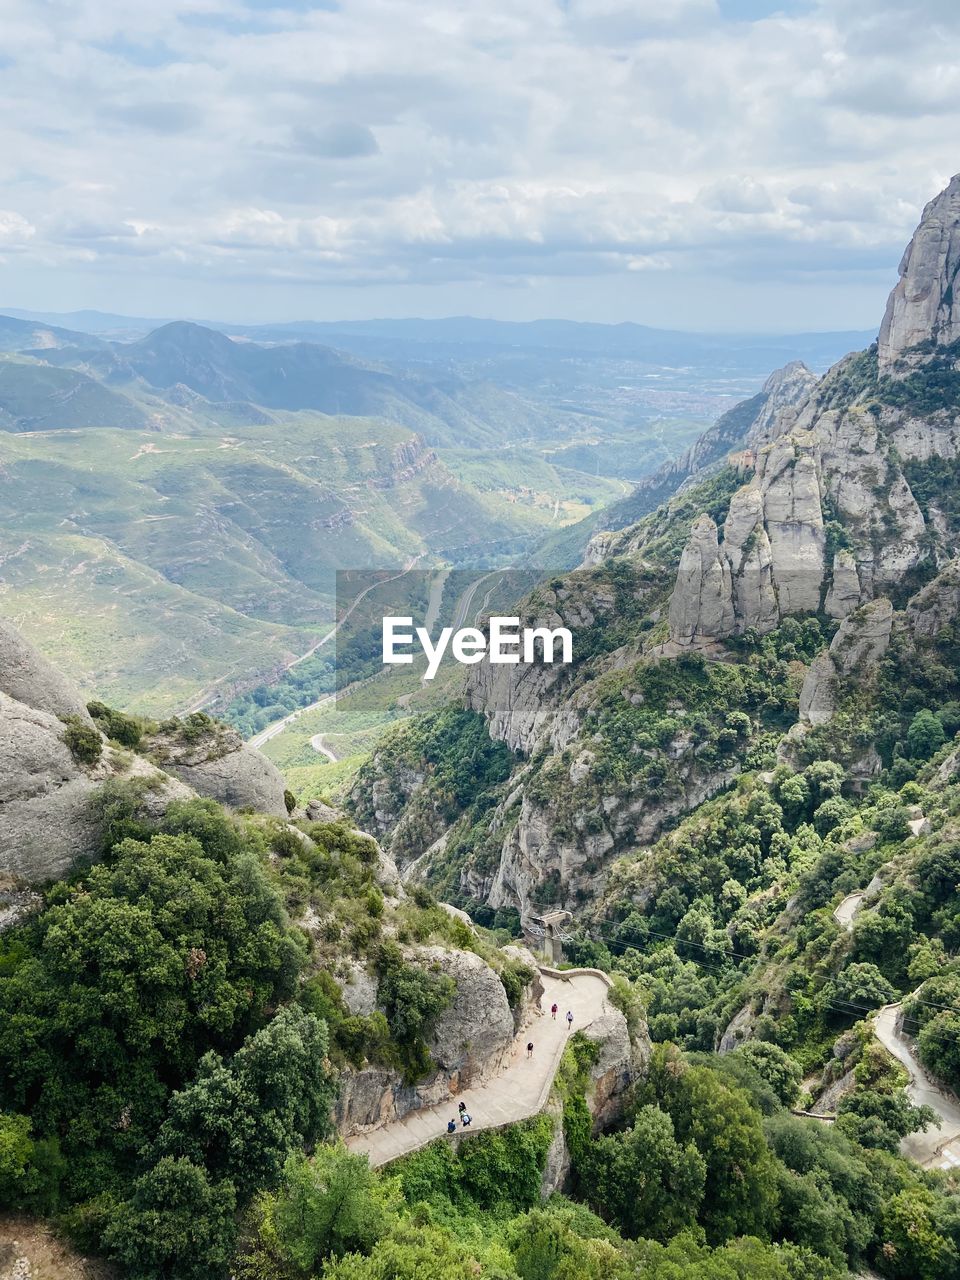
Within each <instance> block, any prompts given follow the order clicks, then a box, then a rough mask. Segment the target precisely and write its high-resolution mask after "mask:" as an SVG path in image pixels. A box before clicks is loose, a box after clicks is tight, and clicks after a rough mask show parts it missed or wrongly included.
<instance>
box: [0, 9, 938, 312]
mask: <svg viewBox="0 0 960 1280" xmlns="http://www.w3.org/2000/svg"><path fill="white" fill-rule="evenodd" d="M777 8H778V6H777V5H776V4H775V3H774V2H773V0H770V4H769V12H770V15H771V16H769V17H768V18H767V19H766V20H765V21H761V22H754V23H750V22H728V21H724V20H723V18H722V17H721V15H720V12H719V9H718V6H717V4H716V3H715V0H677V3H676V4H671V5H664V4H663V3H662V0H657V2H656V3H655V2H654V0H631V2H630V3H627V0H488V3H487V4H485V5H483V6H469V5H460V4H457V3H454V0H341V3H340V5H339V7H335V6H329V7H317V8H310V7H309V6H306V5H288V6H284V5H283V4H278V5H277V6H276V7H275V8H271V7H270V6H269V5H267V4H265V3H263V2H262V0H260V2H259V3H257V4H256V5H255V6H249V7H248V6H247V5H245V4H244V3H243V0H155V3H153V4H151V5H140V6H133V5H130V4H128V3H126V0H46V2H43V0H39V2H38V0H7V3H6V5H5V15H4V52H5V55H6V57H7V58H9V60H10V61H9V64H8V65H6V66H2V67H0V205H3V206H4V207H5V208H7V209H9V210H10V212H9V213H6V214H3V213H0V246H2V247H3V248H4V249H8V248H16V249H17V258H18V261H19V262H20V263H21V264H23V263H29V262H31V261H35V262H36V265H37V272H38V277H37V278H38V279H40V278H41V277H42V275H43V272H44V271H46V270H48V269H49V267H50V265H51V264H56V263H57V262H58V261H63V262H65V263H67V262H69V263H71V264H74V266H75V267H76V264H78V263H80V264H86V266H84V268H83V269H84V271H85V273H86V274H85V277H84V278H85V279H86V280H88V281H89V287H90V290H91V296H94V295H96V294H97V289H98V288H99V287H100V286H99V284H98V282H99V281H106V280H108V279H109V281H110V283H109V286H107V285H104V286H103V287H104V288H107V287H109V289H110V290H112V291H114V293H113V295H112V296H114V297H115V301H114V302H113V305H123V299H122V298H121V297H116V293H117V291H118V290H122V287H123V286H122V285H118V284H117V283H116V280H117V278H118V273H120V274H121V276H122V273H124V272H127V271H128V270H129V263H130V262H131V259H133V258H136V259H139V260H140V262H141V264H142V265H141V267H140V268H139V271H140V274H139V275H138V276H137V279H136V289H137V295H138V299H139V301H138V303H137V306H136V309H137V310H142V309H143V299H144V297H146V298H149V296H150V290H151V287H152V286H151V280H152V281H154V283H155V284H156V282H162V280H163V278H164V276H165V274H167V275H168V274H169V273H172V272H175V271H185V272H187V273H188V275H189V279H190V281H191V282H192V286H193V288H195V289H196V290H198V291H199V290H200V289H201V286H202V288H203V289H204V290H205V291H206V293H205V296H206V297H212V298H214V299H215V298H216V296H217V294H216V291H217V289H218V288H219V287H220V286H221V284H222V285H223V288H224V289H226V287H227V283H228V282H231V281H233V282H235V283H236V288H233V289H232V291H231V292H230V293H229V298H230V300H231V302H230V305H234V303H235V300H236V299H237V298H238V297H240V298H245V299H248V300H249V306H250V307H255V306H256V305H259V304H261V303H262V301H263V298H264V297H265V296H266V295H265V293H264V289H266V290H269V289H272V288H273V289H279V286H278V285H277V282H278V281H283V282H285V287H286V285H289V284H292V283H293V282H295V281H297V280H298V279H299V280H302V281H304V282H305V283H310V284H314V283H322V282H323V281H324V280H325V279H326V280H329V281H330V282H331V283H337V284H338V285H345V284H348V283H349V282H350V281H351V280H354V281H356V282H357V284H358V285H362V286H363V288H364V289H366V290H369V289H370V288H372V287H373V286H372V284H371V282H375V281H378V280H381V281H387V282H391V288H393V287H394V286H395V282H399V281H402V282H406V284H407V285H408V286H409V287H410V288H411V290H413V288H414V286H420V285H424V286H426V285H429V286H430V287H431V288H432V289H433V290H434V291H435V293H436V296H437V298H438V303H437V309H439V310H443V309H448V310H453V309H457V308H456V306H455V304H453V299H454V297H455V296H456V291H457V289H458V288H459V287H460V286H461V285H462V284H463V282H465V281H470V282H471V286H472V287H475V288H477V289H481V290H482V288H483V287H484V282H488V283H489V285H490V288H491V296H493V294H494V293H495V291H496V288H497V282H498V281H501V280H502V281H503V282H508V281H509V282H511V284H515V283H517V282H529V283H531V284H536V282H538V281H540V282H550V281H554V282H557V284H556V288H554V286H553V285H550V296H551V298H561V299H562V298H563V297H566V298H567V299H568V304H567V306H566V309H567V310H568V312H569V313H570V314H574V313H576V312H577V311H578V307H577V305H576V304H577V300H578V298H579V297H580V293H582V291H583V290H584V289H585V287H586V286H585V285H584V283H583V282H584V281H585V280H586V279H588V278H589V277H591V276H594V277H595V279H596V281H597V282H598V285H597V289H596V290H594V291H593V293H592V296H593V297H594V299H595V302H594V306H595V307H596V308H601V307H602V298H603V296H607V297H609V298H610V299H611V306H612V305H613V300H614V299H615V297H616V298H619V297H621V296H622V294H617V293H616V290H618V289H619V288H620V286H619V285H616V284H614V283H610V284H609V285H607V284H604V283H603V282H604V281H606V280H611V281H614V280H616V279H617V277H618V276H619V277H622V278H626V277H627V276H636V275H643V276H655V275H658V274H662V275H664V276H666V275H668V274H669V275H670V276H671V277H677V278H679V279H682V281H683V282H684V284H683V288H684V289H686V291H687V292H686V295H685V296H687V297H688V298H689V300H690V301H689V303H688V307H689V323H690V324H696V323H698V322H699V316H698V314H697V312H696V307H697V305H698V299H699V298H701V297H702V296H703V294H704V288H703V287H702V286H703V284H704V282H705V281H707V280H709V282H710V287H711V288H713V289H720V288H722V287H723V284H724V281H730V282H732V281H735V280H739V281H743V280H750V281H752V282H754V284H755V285H756V289H757V290H759V291H760V293H761V294H762V290H763V289H765V288H766V289H767V290H769V294H770V297H771V299H773V297H774V294H775V293H776V291H777V290H778V289H780V287H781V285H782V284H783V282H784V281H786V280H789V279H794V278H796V276H797V273H798V272H799V273H803V274H806V275H811V274H812V275H816V274H821V275H824V274H826V275H829V276H830V278H831V279H832V280H834V281H836V282H839V283H840V284H842V282H843V279H844V278H845V274H848V275H849V277H850V279H851V281H853V282H854V283H855V284H856V286H857V287H859V282H860V281H861V280H862V278H863V274H864V272H865V271H866V272H873V274H874V279H875V287H876V291H877V297H878V298H882V293H883V290H884V289H885V287H886V284H887V283H888V282H889V278H890V277H891V276H892V273H893V270H894V268H895V264H896V261H897V260H898V257H899V252H900V249H901V247H902V243H903V241H904V239H905V238H906V236H907V235H909V232H910V230H911V228H912V225H913V223H914V222H915V220H916V215H917V212H918V211H919V208H920V206H921V205H922V203H923V202H924V201H925V200H926V199H928V198H929V197H930V196H931V195H932V194H934V192H935V191H936V189H937V187H938V186H939V185H940V184H941V183H942V182H943V181H944V180H945V179H946V178H947V177H948V176H949V175H950V173H951V172H952V171H953V170H954V169H955V168H957V167H960V165H958V163H957V154H956V153H955V149H954V144H953V139H954V138H956V136H957V135H958V126H960V71H958V70H957V66H956V60H955V58H953V56H952V52H951V51H952V49H953V48H955V47H956V45H955V40H953V39H952V37H954V36H956V35H957V34H960V7H958V6H957V5H956V4H955V3H954V0H896V2H895V0H821V2H820V3H811V4H809V5H806V6H799V7H794V8H793V9H792V11H791V12H789V13H788V14H787V15H786V16H784V15H779V16H777V12H776V11H777ZM924 15H926V21H924V20H922V19H923V16H924ZM151 273H152V274H151ZM19 278H20V280H21V281H28V277H27V276H25V275H24V274H23V272H22V271H21V275H20V277H19ZM564 281H569V282H570V283H569V284H564V283H563V282H564ZM576 281H579V282H580V283H579V284H577V283H575V282H576ZM27 287H28V286H27ZM22 288H24V285H23V284H21V289H22ZM680 288H681V286H680V285H674V296H680V295H679V292H678V291H679V290H680ZM564 290H566V292H565V293H564ZM604 290H607V293H606V295H604V292H603V291H604ZM578 291H580V292H578ZM154 292H155V293H158V294H159V292H160V289H159V285H157V287H156V288H155V290H154ZM223 296H224V298H225V299H226V298H227V297H228V294H227V293H226V292H224V294H223ZM290 296H291V295H289V294H281V293H279V292H278V293H277V294H276V297H277V298H278V299H279V298H281V297H284V298H288V297H290ZM367 296H368V297H370V298H372V297H373V295H372V294H368V295H367ZM383 296H384V297H386V296H387V295H386V294H385V295H383ZM411 296H417V297H418V298H419V297H422V294H416V295H414V294H413V293H412V292H411ZM756 296H760V294H757V295H756ZM97 297H98V299H99V301H100V304H101V305H103V303H104V298H103V295H102V293H101V294H99V295H97ZM390 298H391V302H390V305H391V306H395V307H398V308H399V309H400V310H404V309H405V308H404V307H403V306H402V304H401V303H400V302H399V300H398V299H399V295H397V294H396V293H393V294H391V295H390ZM441 299H443V300H449V301H447V302H446V307H444V302H443V301H440V300H441ZM17 301H19V302H20V304H21V305H30V301H31V299H30V298H29V297H28V296H26V295H25V296H22V297H20V298H19V299H17ZM126 305H127V307H128V309H134V307H133V299H131V300H130V301H129V302H128V303H127V304H126ZM207 305H208V306H209V303H207ZM277 305H278V306H279V305H280V304H279V301H278V303H277ZM371 305H372V309H375V304H371ZM554 305H556V304H554ZM617 305H618V306H619V305H621V304H620V302H619V301H618V302H617ZM643 305H648V303H647V302H646V301H645V302H644V304H643ZM751 305H756V304H755V301H752V302H751ZM481 306H482V300H481ZM771 306H772V303H771ZM830 306H831V315H835V312H836V301H835V299H833V298H832V299H831V304H830ZM190 309H191V308H190V307H189V306H185V307H184V310H185V311H186V310H190ZM637 318H639V319H644V320H647V321H648V322H654V323H655V322H656V321H657V319H658V317H657V316H656V315H651V314H642V315H638V316H637ZM676 319H677V317H676V316H675V315H674V316H673V317H672V322H674V323H675V322H676ZM740 319H741V320H742V323H743V324H744V325H745V326H749V325H750V324H751V316H750V315H747V314H744V315H743V316H742V317H740ZM837 319H838V320H839V321H840V322H843V317H837Z"/></svg>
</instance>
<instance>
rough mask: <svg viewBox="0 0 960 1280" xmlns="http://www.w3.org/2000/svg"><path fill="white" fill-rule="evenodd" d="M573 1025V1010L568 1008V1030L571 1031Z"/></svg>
mask: <svg viewBox="0 0 960 1280" xmlns="http://www.w3.org/2000/svg"><path fill="white" fill-rule="evenodd" d="M572 1026H573V1010H572V1009H568V1010H567V1030H568V1031H569V1030H570V1028H571V1027H572Z"/></svg>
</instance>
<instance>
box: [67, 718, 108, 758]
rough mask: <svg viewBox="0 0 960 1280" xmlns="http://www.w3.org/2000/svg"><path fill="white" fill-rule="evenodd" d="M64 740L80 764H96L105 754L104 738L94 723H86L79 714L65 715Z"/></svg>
mask: <svg viewBox="0 0 960 1280" xmlns="http://www.w3.org/2000/svg"><path fill="white" fill-rule="evenodd" d="M62 719H63V723H64V726H65V728H64V731H63V734H62V738H63V741H64V742H65V743H66V745H67V746H68V747H69V748H70V752H71V754H72V755H73V758H74V760H77V761H78V762H79V763H80V764H86V765H95V764H96V763H97V762H98V761H99V759H100V757H101V756H102V755H103V739H102V738H101V737H100V734H99V732H98V730H96V729H95V728H94V727H93V725H92V724H86V723H85V722H84V721H83V720H81V718H80V717H79V716H63V717H62Z"/></svg>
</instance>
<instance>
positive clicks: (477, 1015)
mask: <svg viewBox="0 0 960 1280" xmlns="http://www.w3.org/2000/svg"><path fill="white" fill-rule="evenodd" d="M510 950H511V951H512V952H513V953H514V954H519V956H520V958H521V959H522V960H523V962H524V963H525V964H526V965H527V967H528V968H529V969H530V970H531V972H532V973H534V974H535V975H536V977H535V979H534V980H533V981H532V982H531V983H530V984H529V985H528V986H527V987H526V988H525V990H524V994H523V997H522V1000H521V1003H520V1005H519V1007H518V1008H517V1009H516V1010H511V1008H510V1005H509V1004H508V1002H507V996H506V992H505V990H504V986H503V983H502V982H501V981H500V978H499V977H498V975H497V974H496V972H495V971H494V970H493V969H491V968H490V966H489V965H488V964H487V963H486V961H484V960H483V959H482V958H481V957H480V956H478V955H475V954H474V953H473V952H472V951H457V950H453V949H450V948H446V947H422V948H418V949H417V950H415V951H412V952H411V953H410V955H409V957H408V958H409V959H410V960H411V961H412V962H413V963H415V964H416V965H417V966H418V967H422V968H436V969H439V970H442V971H443V972H444V973H446V974H449V976H450V977H451V978H453V980H454V982H455V983H456V986H457V993H456V996H455V998H454V1000H453V1002H452V1003H451V1004H450V1006H449V1007H448V1008H447V1009H446V1010H445V1011H444V1012H443V1013H442V1014H441V1015H440V1017H439V1018H438V1019H437V1023H436V1026H435V1027H434V1030H433V1034H432V1037H431V1040H430V1043H429V1045H428V1048H429V1050H430V1056H431V1057H432V1058H433V1061H434V1063H435V1064H436V1070H435V1071H434V1072H433V1074H432V1075H430V1076H428V1077H427V1078H426V1079H425V1080H420V1081H418V1082H417V1083H416V1084H413V1085H407V1084H404V1083H403V1081H402V1079H401V1078H400V1076H399V1075H398V1074H397V1073H396V1072H395V1071H391V1070H389V1069H387V1068H385V1067H376V1066H370V1067H366V1068H364V1069H363V1070H362V1071H355V1070H347V1071H345V1072H344V1074H343V1076H342V1079H341V1089H340V1094H339V1097H338V1099H337V1103H336V1107H335V1118H336V1123H337V1128H338V1129H339V1131H340V1133H342V1134H343V1136H344V1137H349V1136H351V1135H352V1134H355V1133H359V1132H360V1131H361V1130H364V1129H370V1128H378V1127H379V1126H380V1125H383V1124H388V1123H390V1122H391V1121H394V1120H401V1119H402V1118H403V1117H404V1116H405V1115H407V1114H409V1113H410V1112H411V1111H417V1110H419V1109H420V1108H421V1107H430V1106H434V1105H435V1104H436V1103H439V1102H443V1101H445V1100H447V1099H450V1098H454V1097H455V1096H456V1095H457V1094H458V1093H459V1092H461V1090H463V1089H466V1088H468V1087H469V1086H471V1085H475V1084H479V1083H481V1082H483V1081H484V1080H487V1079H489V1078H490V1077H491V1076H493V1075H495V1074H496V1073H497V1071H499V1070H500V1067H501V1066H502V1065H503V1062H504V1059H505V1057H506V1056H507V1054H508V1053H509V1052H510V1050H511V1048H512V1046H513V1040H514V1036H515V1034H516V1032H517V1031H518V1030H519V1029H520V1028H521V1027H522V1026H524V1025H525V1024H526V1023H527V1022H528V1021H530V1019H532V1018H533V1017H534V1016H536V1011H537V1008H538V1003H539V995H540V993H541V992H542V990H543V988H542V986H541V984H540V978H539V973H538V972H537V968H536V961H535V960H534V958H533V956H532V955H530V953H529V952H524V951H519V949H517V948H511V949H510ZM341 985H342V990H343V993H344V998H345V999H346V1000H347V1003H348V1005H349V1007H350V1009H351V1012H354V1013H363V1014H369V1013H372V1012H373V1010H374V1009H376V1008H377V1005H378V997H377V984H376V980H375V979H374V978H372V977H371V975H369V974H368V973H366V971H364V970H360V971H351V972H348V973H345V975H344V976H343V977H342V978H341Z"/></svg>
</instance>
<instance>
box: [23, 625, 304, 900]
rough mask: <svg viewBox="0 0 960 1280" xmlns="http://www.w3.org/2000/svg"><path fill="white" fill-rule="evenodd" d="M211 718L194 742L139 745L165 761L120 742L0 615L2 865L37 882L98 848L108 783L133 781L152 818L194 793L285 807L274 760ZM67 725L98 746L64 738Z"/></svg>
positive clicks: (172, 737) (163, 737)
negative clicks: (120, 745) (123, 746)
mask: <svg viewBox="0 0 960 1280" xmlns="http://www.w3.org/2000/svg"><path fill="white" fill-rule="evenodd" d="M68 722H69V723H68ZM209 723H210V725H211V726H213V728H211V730H210V732H209V733H205V734H204V735H203V736H202V737H201V738H198V739H197V740H196V741H194V742H192V743H185V742H184V741H183V740H182V738H181V737H178V735H177V734H175V733H169V732H168V733H166V734H160V735H158V736H157V738H156V739H154V740H152V741H151V740H148V741H147V742H146V743H145V744H144V749H145V750H154V749H155V750H156V751H157V752H158V753H159V754H160V755H161V756H165V758H166V760H167V762H168V763H169V769H167V768H166V766H164V767H158V765H159V764H163V761H162V760H156V759H154V758H152V759H147V758H146V757H145V756H143V755H136V754H134V753H132V752H130V751H124V750H119V749H117V748H115V747H113V746H112V745H110V744H109V743H108V742H107V741H106V739H105V738H104V737H103V735H102V734H101V733H100V730H99V729H98V728H97V727H96V726H95V723H94V721H93V720H92V719H91V718H90V716H89V715H88V714H87V709H86V705H85V704H84V701H83V698H82V697H81V695H80V693H79V691H78V690H76V689H75V688H74V687H73V686H72V685H71V684H70V682H69V681H68V680H66V679H64V677H63V676H61V675H60V673H59V672H58V671H56V670H55V669H54V668H53V667H52V666H51V665H50V664H49V663H48V662H47V661H46V660H45V659H43V658H41V656H40V655H39V654H38V653H37V652H36V651H35V650H34V649H33V648H32V646H31V645H29V644H28V643H27V641H26V640H24V638H23V637H22V636H21V635H20V634H19V633H18V632H17V631H16V630H15V629H14V628H13V627H11V626H10V625H9V624H7V623H5V622H2V621H0V872H7V873H10V874H12V875H14V876H16V877H18V878H20V879H22V880H24V881H27V882H30V883H32V882H37V883H39V882H43V881H45V880H50V879H53V878H55V877H57V876H60V875H63V874H64V873H65V872H67V871H68V870H69V868H70V866H71V865H72V863H73V862H74V861H75V860H76V859H77V858H79V857H96V856H97V855H98V854H99V853H100V849H101V842H102V839H103V822H102V815H101V811H100V806H99V804H98V800H99V798H100V796H101V794H102V791H103V788H104V786H105V784H107V783H109V782H116V781H122V782H128V783H132V784H134V785H135V788H136V791H137V793H138V796H139V801H138V803H139V805H140V811H141V813H142V814H143V815H144V816H145V817H149V818H156V817H159V816H161V815H162V814H163V813H164V811H165V810H166V808H167V806H168V805H169V804H171V803H172V802H173V801H174V800H183V799H189V798H190V797H192V796H196V795H205V796H212V797H213V798H214V799H217V800H220V801H222V802H223V803H226V804H230V805H233V806H234V807H236V808H240V807H245V806H249V807H251V808H255V809H257V810H259V811H261V812H266V813H273V814H276V815H278V816H285V814H286V808H285V806H284V803H283V781H282V779H281V777H280V775H279V773H277V771H276V769H274V767H273V765H272V764H270V762H269V761H268V760H266V759H265V758H264V757H263V756H260V755H259V753H258V752H255V751H252V750H250V749H249V748H248V747H246V746H245V745H244V744H243V743H241V742H240V739H239V736H238V735H237V734H235V733H234V731H233V730H231V729H227V728H226V727H225V726H219V727H216V726H214V722H209ZM71 725H72V726H73V727H74V728H77V727H79V728H82V729H83V730H84V732H85V733H86V734H87V735H88V737H89V738H90V740H91V741H92V743H93V744H95V746H98V747H99V754H98V752H97V750H96V749H94V750H93V751H92V752H91V751H88V752H84V751H83V750H82V749H80V750H78V749H77V747H76V745H71V734H70V727H71ZM213 738H216V740H217V744H218V745H217V747H216V749H215V750H214V749H213V747H212V746H211V741H212V739H213ZM94 757H96V758H94ZM174 774H176V775H178V776H174Z"/></svg>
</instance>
